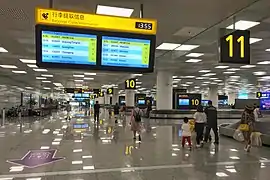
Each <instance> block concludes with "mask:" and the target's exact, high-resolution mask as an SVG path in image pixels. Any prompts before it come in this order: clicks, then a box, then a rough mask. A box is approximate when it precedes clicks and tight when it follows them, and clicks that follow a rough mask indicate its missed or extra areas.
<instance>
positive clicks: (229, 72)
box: [223, 71, 235, 74]
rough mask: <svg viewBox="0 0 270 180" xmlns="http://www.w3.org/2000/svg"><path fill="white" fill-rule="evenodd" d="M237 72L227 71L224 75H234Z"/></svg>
mask: <svg viewBox="0 0 270 180" xmlns="http://www.w3.org/2000/svg"><path fill="white" fill-rule="evenodd" d="M234 73H235V72H234V71H225V72H223V74H234Z"/></svg>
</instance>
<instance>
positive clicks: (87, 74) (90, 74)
mask: <svg viewBox="0 0 270 180" xmlns="http://www.w3.org/2000/svg"><path fill="white" fill-rule="evenodd" d="M84 75H86V76H96V75H97V73H84Z"/></svg>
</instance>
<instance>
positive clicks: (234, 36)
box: [220, 30, 250, 64]
mask: <svg viewBox="0 0 270 180" xmlns="http://www.w3.org/2000/svg"><path fill="white" fill-rule="evenodd" d="M249 38H250V32H249V31H240V30H237V31H234V32H232V33H231V34H229V35H226V36H224V37H221V39H220V61H221V62H222V63H239V64H250V44H249Z"/></svg>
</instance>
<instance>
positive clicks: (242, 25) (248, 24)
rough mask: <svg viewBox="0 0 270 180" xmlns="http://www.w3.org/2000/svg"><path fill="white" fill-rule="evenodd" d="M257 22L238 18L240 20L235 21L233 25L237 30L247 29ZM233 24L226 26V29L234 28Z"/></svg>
mask: <svg viewBox="0 0 270 180" xmlns="http://www.w3.org/2000/svg"><path fill="white" fill-rule="evenodd" d="M258 24H260V22H254V21H244V20H240V21H237V22H236V23H235V24H234V25H235V29H237V30H247V29H249V28H252V27H254V26H256V25H258ZM234 25H233V24H232V25H230V26H228V27H227V29H234Z"/></svg>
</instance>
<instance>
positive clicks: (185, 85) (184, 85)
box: [181, 84, 189, 87]
mask: <svg viewBox="0 0 270 180" xmlns="http://www.w3.org/2000/svg"><path fill="white" fill-rule="evenodd" d="M181 86H183V87H188V86H189V85H188V84H181Z"/></svg>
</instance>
